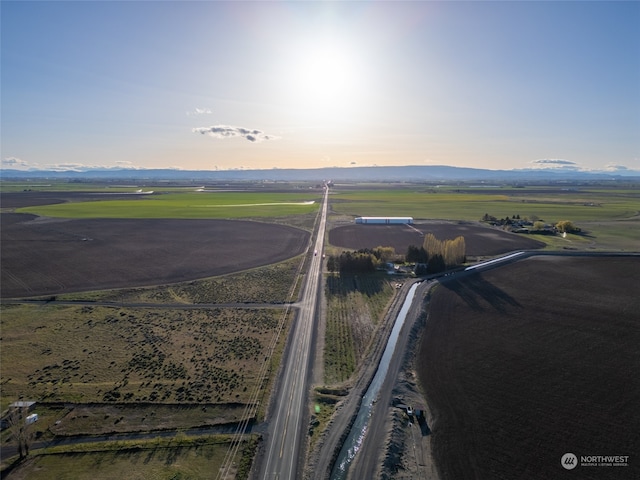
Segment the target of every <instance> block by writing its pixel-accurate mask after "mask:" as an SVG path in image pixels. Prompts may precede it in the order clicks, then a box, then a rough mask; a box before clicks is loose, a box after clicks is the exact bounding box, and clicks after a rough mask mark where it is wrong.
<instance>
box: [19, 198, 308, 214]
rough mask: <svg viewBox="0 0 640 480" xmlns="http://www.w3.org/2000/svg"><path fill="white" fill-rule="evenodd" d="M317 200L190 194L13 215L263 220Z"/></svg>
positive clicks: (301, 210) (296, 210)
mask: <svg viewBox="0 0 640 480" xmlns="http://www.w3.org/2000/svg"><path fill="white" fill-rule="evenodd" d="M320 200H321V197H320V196H319V195H318V194H313V193H254V192H215V193H211V192H192V193H171V194H163V195H145V196H144V198H141V197H136V198H135V199H131V200H102V201H89V202H74V203H60V204H55V205H39V206H37V207H25V208H20V209H17V210H16V212H18V213H32V214H35V215H40V216H49V217H62V218H263V217H283V216H289V215H302V214H307V213H311V212H315V211H317V209H318V205H319V203H318V202H319V201H320Z"/></svg>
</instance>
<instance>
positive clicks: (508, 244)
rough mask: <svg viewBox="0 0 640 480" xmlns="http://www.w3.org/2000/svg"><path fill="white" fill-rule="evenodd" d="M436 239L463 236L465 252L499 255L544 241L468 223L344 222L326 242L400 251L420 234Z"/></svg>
mask: <svg viewBox="0 0 640 480" xmlns="http://www.w3.org/2000/svg"><path fill="white" fill-rule="evenodd" d="M425 233H432V234H433V235H435V236H436V238H438V239H439V240H453V239H454V238H456V237H458V236H464V240H465V245H466V247H467V255H472V256H485V255H499V254H501V253H506V252H511V251H513V250H524V249H534V248H543V247H544V246H545V244H544V243H542V242H540V241H538V240H535V239H533V238H531V237H528V236H523V235H520V234H515V233H508V232H505V231H503V230H498V229H495V228H489V227H484V226H481V225H477V224H472V223H450V222H431V223H418V224H415V225H411V226H410V225H344V226H340V227H337V228H334V229H332V230H331V231H330V232H329V243H331V244H332V245H335V246H337V247H344V248H351V249H360V248H375V247H379V246H384V247H389V246H390V247H393V248H395V250H396V252H397V253H401V254H404V253H406V251H407V247H408V246H409V245H415V246H422V243H423V241H424V234H425Z"/></svg>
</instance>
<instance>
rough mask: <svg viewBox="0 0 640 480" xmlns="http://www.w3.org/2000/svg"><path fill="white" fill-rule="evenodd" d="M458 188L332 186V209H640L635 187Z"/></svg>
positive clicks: (542, 212)
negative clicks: (340, 188) (360, 188)
mask: <svg viewBox="0 0 640 480" xmlns="http://www.w3.org/2000/svg"><path fill="white" fill-rule="evenodd" d="M478 190H479V191H478V192H477V193H476V192H475V191H474V192H473V193H467V192H469V191H468V190H467V191H461V192H456V191H452V189H451V188H446V189H438V188H425V187H418V186H416V187H415V188H403V189H397V190H369V191H344V192H339V191H334V192H333V195H332V197H331V200H332V209H333V211H334V212H336V213H338V214H344V215H353V216H387V215H388V216H412V217H414V218H416V219H429V220H431V219H440V220H472V221H473V220H480V219H481V218H482V216H483V215H484V214H485V213H488V214H489V215H492V216H494V217H497V218H503V217H506V216H509V217H511V216H512V215H520V216H521V217H531V216H537V217H538V218H541V219H544V220H546V221H549V222H551V221H556V222H557V221H560V220H564V219H569V220H572V221H574V222H581V221H592V220H619V219H624V218H629V217H632V216H634V215H637V214H638V213H639V211H640V192H639V191H637V190H629V189H625V190H620V191H617V190H613V191H610V190H607V191H603V190H593V191H592V190H580V191H566V190H562V189H555V191H554V189H551V190H550V189H546V188H545V189H539V190H536V189H518V188H508V189H500V190H499V193H498V192H497V191H496V190H497V189H492V190H490V191H488V192H486V193H483V192H482V191H480V189H478Z"/></svg>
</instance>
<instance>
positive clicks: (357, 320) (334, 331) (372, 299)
mask: <svg viewBox="0 0 640 480" xmlns="http://www.w3.org/2000/svg"><path fill="white" fill-rule="evenodd" d="M393 294H394V290H393V288H392V287H391V284H390V283H389V281H388V280H387V278H386V277H385V276H384V275H382V274H372V275H360V276H338V275H328V276H327V278H326V298H327V317H326V322H327V327H326V330H325V349H324V364H325V366H324V369H325V383H326V384H327V385H333V384H339V383H341V382H344V381H346V380H348V379H349V377H350V376H351V375H352V374H353V372H354V371H355V369H356V367H357V366H358V364H359V363H360V362H361V361H362V359H363V358H364V356H365V354H366V351H367V349H368V347H369V344H370V342H371V339H372V335H373V334H374V331H375V328H376V325H377V324H378V322H379V321H380V320H381V318H382V316H383V315H384V312H385V310H386V308H387V305H388V304H389V301H390V300H391V298H392V296H393Z"/></svg>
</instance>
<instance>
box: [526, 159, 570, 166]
mask: <svg viewBox="0 0 640 480" xmlns="http://www.w3.org/2000/svg"><path fill="white" fill-rule="evenodd" d="M531 163H533V164H534V165H558V166H566V165H576V166H577V165H578V164H577V163H576V162H572V161H571V160H563V159H561V158H541V159H540V160H534V161H533V162H531Z"/></svg>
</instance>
